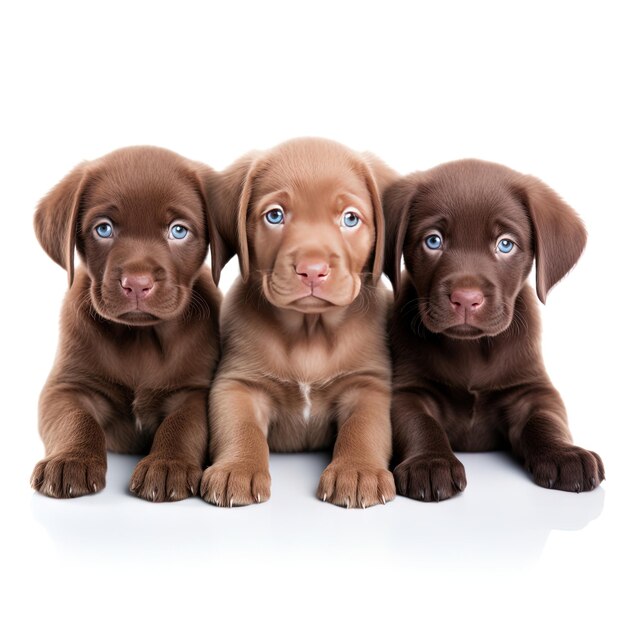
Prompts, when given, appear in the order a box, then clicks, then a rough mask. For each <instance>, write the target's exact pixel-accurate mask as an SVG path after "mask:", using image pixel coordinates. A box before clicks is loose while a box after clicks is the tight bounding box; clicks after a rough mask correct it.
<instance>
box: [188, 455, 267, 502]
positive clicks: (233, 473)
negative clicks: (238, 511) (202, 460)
mask: <svg viewBox="0 0 626 626" xmlns="http://www.w3.org/2000/svg"><path fill="white" fill-rule="evenodd" d="M270 483H271V478H270V473H269V471H268V470H267V469H266V468H264V467H255V466H253V465H250V464H248V463H216V464H214V465H211V466H210V467H208V468H207V469H205V470H204V474H203V476H202V483H201V485H200V493H201V495H202V497H203V498H204V499H205V500H206V501H207V502H210V503H211V504H217V506H229V507H232V506H242V505H244V504H253V503H255V502H266V501H267V500H269V497H270Z"/></svg>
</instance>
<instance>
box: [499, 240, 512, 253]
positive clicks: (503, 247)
mask: <svg viewBox="0 0 626 626" xmlns="http://www.w3.org/2000/svg"><path fill="white" fill-rule="evenodd" d="M514 246H515V244H514V243H513V242H512V241H511V240H510V239H500V241H498V250H499V251H500V252H504V254H508V253H509V252H511V250H513V247H514Z"/></svg>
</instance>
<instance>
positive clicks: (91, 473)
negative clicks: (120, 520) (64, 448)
mask: <svg viewBox="0 0 626 626" xmlns="http://www.w3.org/2000/svg"><path fill="white" fill-rule="evenodd" d="M106 469H107V465H106V458H102V457H99V456H85V455H82V454H79V453H61V454H53V455H51V456H49V457H47V458H45V459H44V460H43V461H39V463H37V465H35V469H34V470H33V474H32V476H31V479H30V484H31V486H32V488H33V489H36V490H37V491H38V492H39V493H42V494H43V495H45V496H50V497H52V498H77V497H78V496H84V495H87V494H90V493H96V492H98V491H100V490H102V489H104V485H105V483H106V480H105V476H106Z"/></svg>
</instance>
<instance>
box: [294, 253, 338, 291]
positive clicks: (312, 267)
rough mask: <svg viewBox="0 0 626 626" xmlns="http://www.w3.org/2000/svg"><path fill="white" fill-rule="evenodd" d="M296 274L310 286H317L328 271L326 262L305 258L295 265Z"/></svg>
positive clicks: (323, 279)
mask: <svg viewBox="0 0 626 626" xmlns="http://www.w3.org/2000/svg"><path fill="white" fill-rule="evenodd" d="M295 270H296V274H298V276H299V277H300V280H301V281H302V282H303V283H304V284H305V285H309V286H310V287H317V286H318V285H321V284H322V283H323V282H324V281H325V280H326V278H328V274H329V272H330V268H329V267H328V263H326V262H325V261H321V260H319V259H307V260H304V261H300V262H298V264H297V265H296V266H295Z"/></svg>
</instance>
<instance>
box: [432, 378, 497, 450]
mask: <svg viewBox="0 0 626 626" xmlns="http://www.w3.org/2000/svg"><path fill="white" fill-rule="evenodd" d="M441 419H442V422H443V426H444V428H445V430H446V433H447V435H448V439H449V440H450V445H451V446H452V448H453V449H454V450H456V451H459V452H480V451H486V450H497V449H501V448H502V447H503V445H504V438H503V436H502V430H501V428H500V426H499V424H498V409H497V407H496V406H495V405H494V404H493V403H492V402H491V401H490V398H489V394H483V393H481V392H476V391H469V390H451V389H448V390H447V393H446V394H445V400H444V402H443V407H442V413H441Z"/></svg>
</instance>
